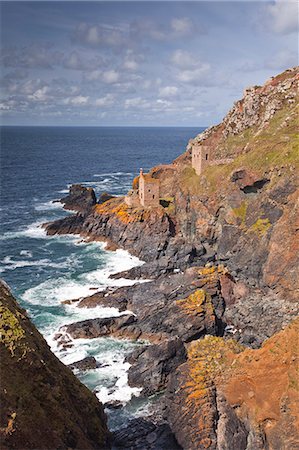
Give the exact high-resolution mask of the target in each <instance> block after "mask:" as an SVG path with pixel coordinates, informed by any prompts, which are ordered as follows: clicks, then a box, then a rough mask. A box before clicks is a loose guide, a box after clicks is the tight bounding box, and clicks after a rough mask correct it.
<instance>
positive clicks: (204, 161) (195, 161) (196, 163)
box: [192, 143, 210, 175]
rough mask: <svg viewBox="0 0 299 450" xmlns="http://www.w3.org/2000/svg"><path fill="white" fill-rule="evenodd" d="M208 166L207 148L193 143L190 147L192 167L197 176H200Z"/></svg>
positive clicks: (208, 154)
mask: <svg viewBox="0 0 299 450" xmlns="http://www.w3.org/2000/svg"><path fill="white" fill-rule="evenodd" d="M209 164H210V152H209V147H208V146H206V145H202V144H198V143H195V144H193V145H192V167H193V168H194V169H195V172H196V173H197V175H200V174H201V173H202V171H203V170H204V168H205V167H206V166H208V165H209Z"/></svg>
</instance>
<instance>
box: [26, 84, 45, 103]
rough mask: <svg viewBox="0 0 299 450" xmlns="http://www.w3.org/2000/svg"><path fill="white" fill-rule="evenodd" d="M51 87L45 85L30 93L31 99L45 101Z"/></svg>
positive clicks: (29, 97)
mask: <svg viewBox="0 0 299 450" xmlns="http://www.w3.org/2000/svg"><path fill="white" fill-rule="evenodd" d="M48 93H49V87H48V86H44V87H42V88H41V89H37V90H36V91H35V92H34V93H33V94H31V95H28V99H29V100H34V101H38V102H43V101H46V100H47V99H48V95H47V94H48Z"/></svg>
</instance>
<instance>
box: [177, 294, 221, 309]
mask: <svg viewBox="0 0 299 450" xmlns="http://www.w3.org/2000/svg"><path fill="white" fill-rule="evenodd" d="M176 304H177V305H178V306H180V307H181V308H184V310H185V311H186V312H187V314H192V315H198V314H207V313H208V314H209V315H211V314H213V313H214V307H213V303H212V298H211V295H210V294H209V293H208V292H206V291H205V290H204V289H197V290H196V291H195V292H193V293H192V294H190V295H189V296H188V297H187V298H184V299H182V300H177V301H176Z"/></svg>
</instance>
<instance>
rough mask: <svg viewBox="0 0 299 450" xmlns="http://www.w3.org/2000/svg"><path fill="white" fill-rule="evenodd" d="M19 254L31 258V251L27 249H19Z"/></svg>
mask: <svg viewBox="0 0 299 450" xmlns="http://www.w3.org/2000/svg"><path fill="white" fill-rule="evenodd" d="M20 256H27V258H32V256H33V255H32V252H30V251H29V250H21V251H20Z"/></svg>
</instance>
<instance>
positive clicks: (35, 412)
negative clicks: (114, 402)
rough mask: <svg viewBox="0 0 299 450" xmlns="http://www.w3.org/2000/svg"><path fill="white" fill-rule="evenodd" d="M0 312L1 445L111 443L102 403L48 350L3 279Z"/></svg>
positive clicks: (43, 446)
mask: <svg viewBox="0 0 299 450" xmlns="http://www.w3.org/2000/svg"><path fill="white" fill-rule="evenodd" d="M0 313H1V317H0V330H1V346H0V361H1V391H0V400H1V413H0V414H1V415H0V427H1V428H0V442H1V448H2V449H3V450H4V449H21V448H22V449H23V448H26V449H29V448H32V449H37V448H38V449H53V448H55V449H66V448H68V449H82V448H84V449H101V450H102V449H108V448H110V445H109V439H110V438H109V432H108V430H107V426H106V417H105V414H104V411H103V407H102V405H101V404H100V403H99V401H98V400H97V398H96V397H95V396H94V395H93V394H92V393H91V392H90V391H89V390H88V389H87V388H86V387H85V386H84V385H83V384H81V383H80V381H79V380H78V379H77V378H76V377H75V376H74V375H73V373H72V371H71V370H70V369H69V368H67V367H66V366H64V364H62V363H61V362H60V361H59V360H58V359H57V358H56V356H54V355H53V353H52V352H51V351H50V349H49V347H48V345H47V343H46V341H45V340H44V338H43V337H42V336H41V335H40V333H39V332H38V331H37V330H36V328H35V327H34V325H33V324H32V323H31V322H30V320H29V319H28V317H27V315H26V312H25V311H24V310H23V309H21V308H20V307H19V305H18V304H17V302H16V300H15V299H14V298H13V296H12V295H11V293H10V291H9V289H8V287H7V286H6V285H5V284H3V283H2V282H1V284H0Z"/></svg>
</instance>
